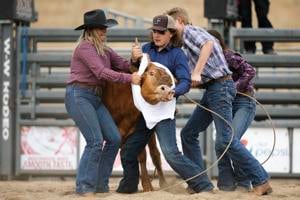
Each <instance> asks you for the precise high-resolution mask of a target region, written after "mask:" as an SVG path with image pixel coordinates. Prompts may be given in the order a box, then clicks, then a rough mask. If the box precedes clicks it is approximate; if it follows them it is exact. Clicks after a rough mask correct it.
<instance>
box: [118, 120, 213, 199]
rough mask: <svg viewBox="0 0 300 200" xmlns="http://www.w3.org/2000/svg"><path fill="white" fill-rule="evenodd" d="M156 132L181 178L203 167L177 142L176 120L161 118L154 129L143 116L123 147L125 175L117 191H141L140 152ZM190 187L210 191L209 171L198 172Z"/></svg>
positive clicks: (167, 158) (193, 173)
mask: <svg viewBox="0 0 300 200" xmlns="http://www.w3.org/2000/svg"><path fill="white" fill-rule="evenodd" d="M154 131H155V132H156V134H157V138H158V140H159V144H160V147H161V150H162V152H163V154H164V156H165V158H166V160H167V162H168V163H169V165H170V166H171V167H172V169H173V170H174V171H175V172H177V173H178V174H179V175H180V176H181V178H183V179H188V178H190V177H192V176H195V175H196V174H199V173H200V172H202V171H203V169H202V168H201V167H199V166H197V165H196V164H195V163H193V162H192V161H191V160H190V159H188V158H187V157H185V156H184V155H182V153H181V152H180V151H179V150H178V147H177V143H176V127H175V120H171V119H166V120H163V121H161V122H159V123H158V124H157V125H156V126H155V127H154V129H153V130H149V129H147V127H146V124H145V121H144V118H143V117H141V118H140V120H139V121H138V123H137V126H136V128H135V131H134V133H133V134H132V135H130V136H129V137H128V139H127V140H126V143H125V145H124V147H123V148H122V150H121V160H122V166H123V179H122V180H121V182H120V184H119V187H118V189H117V192H120V193H132V192H136V191H137V187H138V182H139V166H138V161H137V156H138V154H139V153H140V152H141V151H142V150H143V148H144V147H145V145H146V144H147V142H148V141H149V138H150V136H151V134H153V132H154ZM187 183H188V185H189V187H191V188H192V189H193V190H195V191H196V192H201V191H209V190H212V189H213V185H212V183H211V182H210V180H209V179H208V176H207V174H203V175H201V176H198V177H196V178H194V179H192V180H190V181H187Z"/></svg>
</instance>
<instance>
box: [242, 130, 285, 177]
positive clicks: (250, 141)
mask: <svg viewBox="0 0 300 200" xmlns="http://www.w3.org/2000/svg"><path fill="white" fill-rule="evenodd" d="M275 131H276V144H275V149H274V151H273V153H272V156H271V158H270V159H269V160H268V161H267V162H266V163H265V164H264V165H263V167H264V168H265V169H266V171H268V172H272V173H288V172H289V170H290V157H289V154H290V149H289V136H288V130H287V129H285V128H276V129H275ZM241 142H242V143H243V144H244V145H245V146H246V148H247V149H248V150H249V151H250V152H251V153H252V155H253V156H254V157H255V158H256V159H257V160H258V161H259V162H264V161H265V160H266V159H267V157H268V156H269V155H270V152H271V150H272V146H273V142H274V135H273V129H271V128H249V129H248V130H247V131H246V133H245V135H244V136H243V137H242V139H241Z"/></svg>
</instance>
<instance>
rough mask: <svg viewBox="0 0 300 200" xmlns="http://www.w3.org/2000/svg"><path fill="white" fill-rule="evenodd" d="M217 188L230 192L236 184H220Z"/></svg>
mask: <svg viewBox="0 0 300 200" xmlns="http://www.w3.org/2000/svg"><path fill="white" fill-rule="evenodd" d="M218 188H219V190H222V191H226V192H231V191H235V189H236V186H235V185H228V186H227V185H221V186H218Z"/></svg>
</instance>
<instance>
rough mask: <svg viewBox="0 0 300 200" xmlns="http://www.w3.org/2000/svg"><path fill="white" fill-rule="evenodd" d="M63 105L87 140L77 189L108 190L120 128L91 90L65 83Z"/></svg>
mask: <svg viewBox="0 0 300 200" xmlns="http://www.w3.org/2000/svg"><path fill="white" fill-rule="evenodd" d="M65 105H66V109H67V112H68V114H69V115H70V116H71V117H72V119H73V120H74V121H75V124H76V125H77V126H78V128H79V130H80V132H81V133H82V135H83V137H84V139H85V141H86V146H85V148H84V151H83V154H82V157H81V159H80V163H79V167H78V172H77V176H76V192H78V193H86V192H108V191H109V187H108V181H109V177H110V175H111V172H112V167H113V164H114V160H115V158H116V155H117V153H118V150H119V146H120V143H121V136H120V134H119V130H118V128H117V126H116V125H115V123H114V121H113V119H112V117H111V115H110V113H109V112H108V110H107V109H106V108H105V106H104V105H103V103H102V102H101V98H100V97H99V96H97V95H96V94H95V92H94V91H93V90H92V89H87V88H81V87H80V86H72V85H68V86H67V88H66V96H65ZM104 141H105V145H103V142H104Z"/></svg>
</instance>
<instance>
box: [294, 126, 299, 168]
mask: <svg viewBox="0 0 300 200" xmlns="http://www.w3.org/2000/svg"><path fill="white" fill-rule="evenodd" d="M299 152H300V129H299V128H295V129H294V133H293V168H292V173H300V156H299Z"/></svg>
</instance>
